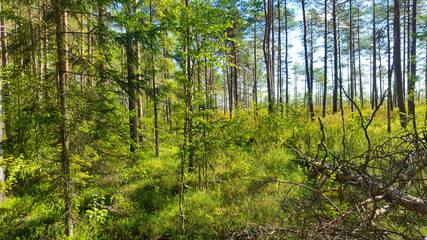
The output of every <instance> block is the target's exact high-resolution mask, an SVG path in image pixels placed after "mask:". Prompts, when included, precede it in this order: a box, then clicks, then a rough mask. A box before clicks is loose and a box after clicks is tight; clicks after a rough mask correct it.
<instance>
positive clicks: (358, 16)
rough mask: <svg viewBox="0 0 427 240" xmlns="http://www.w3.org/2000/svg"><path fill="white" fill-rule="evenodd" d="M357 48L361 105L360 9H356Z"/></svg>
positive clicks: (361, 99) (361, 100)
mask: <svg viewBox="0 0 427 240" xmlns="http://www.w3.org/2000/svg"><path fill="white" fill-rule="evenodd" d="M357 48H358V53H359V57H358V59H359V92H360V93H359V95H360V102H361V103H362V107H363V84H362V63H361V62H362V58H361V54H360V52H361V48H360V10H358V11H357Z"/></svg>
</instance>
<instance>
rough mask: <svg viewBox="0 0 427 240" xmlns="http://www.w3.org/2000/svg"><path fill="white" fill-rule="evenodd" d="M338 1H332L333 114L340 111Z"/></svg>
mask: <svg viewBox="0 0 427 240" xmlns="http://www.w3.org/2000/svg"><path fill="white" fill-rule="evenodd" d="M336 1H337V0H332V22H333V28H334V89H333V93H332V113H336V112H337V111H338V39H337V37H338V33H337V6H336V5H337V3H336Z"/></svg>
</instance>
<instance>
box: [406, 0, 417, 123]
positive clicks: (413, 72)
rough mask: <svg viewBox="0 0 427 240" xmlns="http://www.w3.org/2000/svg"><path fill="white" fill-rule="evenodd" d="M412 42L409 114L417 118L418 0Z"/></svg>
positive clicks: (413, 18)
mask: <svg viewBox="0 0 427 240" xmlns="http://www.w3.org/2000/svg"><path fill="white" fill-rule="evenodd" d="M412 1H413V2H412V19H411V20H412V28H411V30H412V34H411V36H412V43H411V61H410V62H411V74H410V75H409V77H408V90H409V91H408V114H409V115H412V117H413V118H414V119H415V103H414V99H415V94H414V92H415V82H416V81H417V72H416V70H417V62H416V51H417V38H416V34H417V19H416V18H417V0H412Z"/></svg>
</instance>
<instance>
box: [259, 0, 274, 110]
mask: <svg viewBox="0 0 427 240" xmlns="http://www.w3.org/2000/svg"><path fill="white" fill-rule="evenodd" d="M263 2H264V14H265V31H264V39H263V43H262V50H263V52H264V62H265V67H266V73H267V92H268V111H269V113H272V112H273V108H274V84H273V77H272V75H273V74H274V72H273V71H272V70H273V69H272V67H271V66H272V59H271V45H270V35H271V24H272V22H271V15H272V14H273V13H272V11H271V9H272V8H271V5H272V4H271V1H270V0H267V3H266V0H264V1H263Z"/></svg>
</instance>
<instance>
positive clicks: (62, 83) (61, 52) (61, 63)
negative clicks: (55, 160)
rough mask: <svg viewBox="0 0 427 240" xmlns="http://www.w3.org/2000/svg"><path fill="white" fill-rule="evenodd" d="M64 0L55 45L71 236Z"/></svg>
mask: <svg viewBox="0 0 427 240" xmlns="http://www.w3.org/2000/svg"><path fill="white" fill-rule="evenodd" d="M64 6H66V5H65V4H64V1H61V0H56V1H55V10H56V18H57V19H56V46H57V54H58V63H57V64H58V65H57V66H58V67H57V71H58V72H57V74H58V94H59V104H60V109H61V115H62V122H61V127H60V142H61V167H62V173H63V176H64V177H63V182H64V204H65V228H66V229H65V234H66V235H67V236H69V237H71V238H72V237H73V203H72V198H73V197H72V192H73V189H72V181H71V176H70V174H71V171H70V162H71V160H70V157H71V153H70V136H69V121H70V120H69V114H68V106H67V92H68V43H67V41H68V39H67V33H66V32H67V11H66V9H65V7H64Z"/></svg>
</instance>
